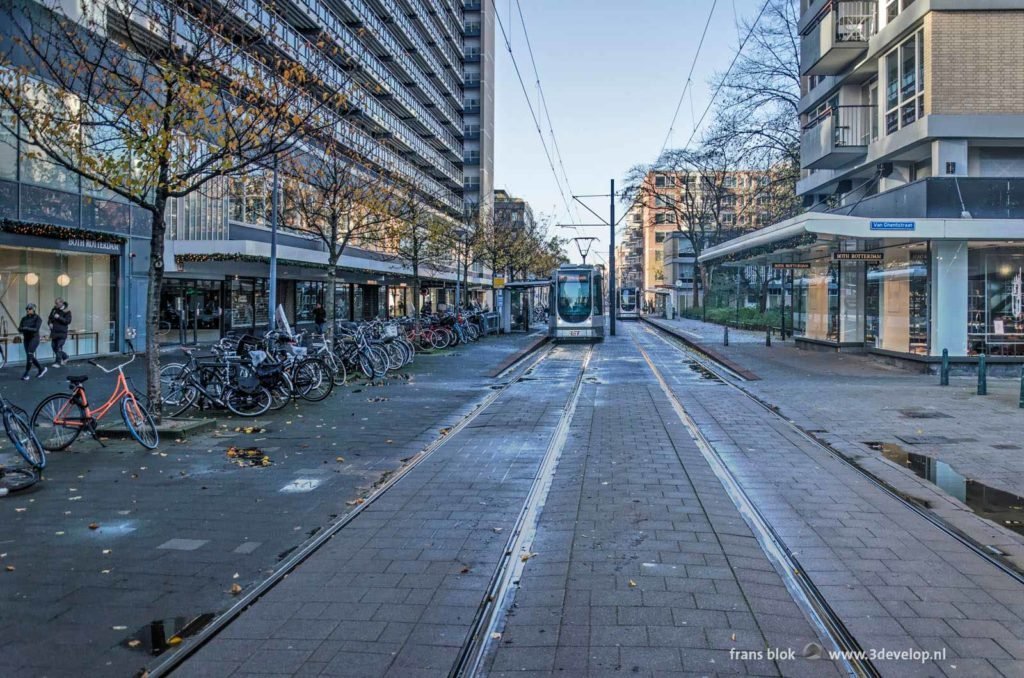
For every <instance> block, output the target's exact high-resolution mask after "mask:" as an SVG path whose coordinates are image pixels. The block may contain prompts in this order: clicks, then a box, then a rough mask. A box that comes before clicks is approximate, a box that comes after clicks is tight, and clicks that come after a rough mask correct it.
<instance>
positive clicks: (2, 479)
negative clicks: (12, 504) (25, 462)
mask: <svg viewBox="0 0 1024 678" xmlns="http://www.w3.org/2000/svg"><path fill="white" fill-rule="evenodd" d="M37 482H39V474H38V473H36V472H35V470H33V469H31V468H3V467H0V489H4V490H7V492H11V493H13V492H19V491H21V490H24V489H27V488H29V487H32V486H33V485H35V484H36V483H37Z"/></svg>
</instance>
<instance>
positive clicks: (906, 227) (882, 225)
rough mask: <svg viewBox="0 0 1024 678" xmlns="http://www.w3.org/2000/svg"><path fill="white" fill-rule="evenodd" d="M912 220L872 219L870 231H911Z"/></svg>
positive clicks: (912, 226) (912, 227) (912, 228)
mask: <svg viewBox="0 0 1024 678" xmlns="http://www.w3.org/2000/svg"><path fill="white" fill-rule="evenodd" d="M914 226H915V224H914V222H913V221H872V222H871V230H872V231H913V230H914Z"/></svg>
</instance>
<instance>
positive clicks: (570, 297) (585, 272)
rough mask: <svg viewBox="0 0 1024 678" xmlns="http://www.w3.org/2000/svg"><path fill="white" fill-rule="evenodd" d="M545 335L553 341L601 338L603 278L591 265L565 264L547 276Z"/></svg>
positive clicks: (602, 336)
mask: <svg viewBox="0 0 1024 678" xmlns="http://www.w3.org/2000/svg"><path fill="white" fill-rule="evenodd" d="M549 298H550V300H551V301H550V304H551V308H550V312H549V313H548V336H549V337H551V338H552V339H553V340H555V341H600V340H602V339H604V278H603V276H602V275H601V272H600V271H599V270H598V269H597V268H595V267H594V266H587V265H566V266H561V267H559V268H558V269H557V270H555V271H554V272H552V274H551V295H550V297H549Z"/></svg>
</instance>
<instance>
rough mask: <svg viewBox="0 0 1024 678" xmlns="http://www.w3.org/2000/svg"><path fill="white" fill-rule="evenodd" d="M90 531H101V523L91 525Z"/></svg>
mask: <svg viewBox="0 0 1024 678" xmlns="http://www.w3.org/2000/svg"><path fill="white" fill-rule="evenodd" d="M89 529H90V530H98V529H100V524H99V523H89Z"/></svg>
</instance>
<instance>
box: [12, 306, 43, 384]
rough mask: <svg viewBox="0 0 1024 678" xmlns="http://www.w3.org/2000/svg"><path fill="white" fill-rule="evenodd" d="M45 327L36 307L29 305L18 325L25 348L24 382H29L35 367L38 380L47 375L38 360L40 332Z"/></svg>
mask: <svg viewBox="0 0 1024 678" xmlns="http://www.w3.org/2000/svg"><path fill="white" fill-rule="evenodd" d="M42 326H43V319H42V318H40V317H39V314H38V313H36V305H35V304H29V305H27V306H26V307H25V316H24V317H23V318H22V319H21V322H20V323H18V331H19V332H21V341H22V344H24V346H25V374H24V375H22V377H21V380H22V381H28V379H29V372H30V371H31V369H32V366H33V365H34V366H35V368H36V369H37V370H39V374H37V375H36V378H37V379H39V378H41V377H42V376H43V375H44V374H46V368H45V367H43V366H42V365H40V364H39V361H38V360H36V349H37V348H39V330H40V329H41V328H42Z"/></svg>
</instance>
